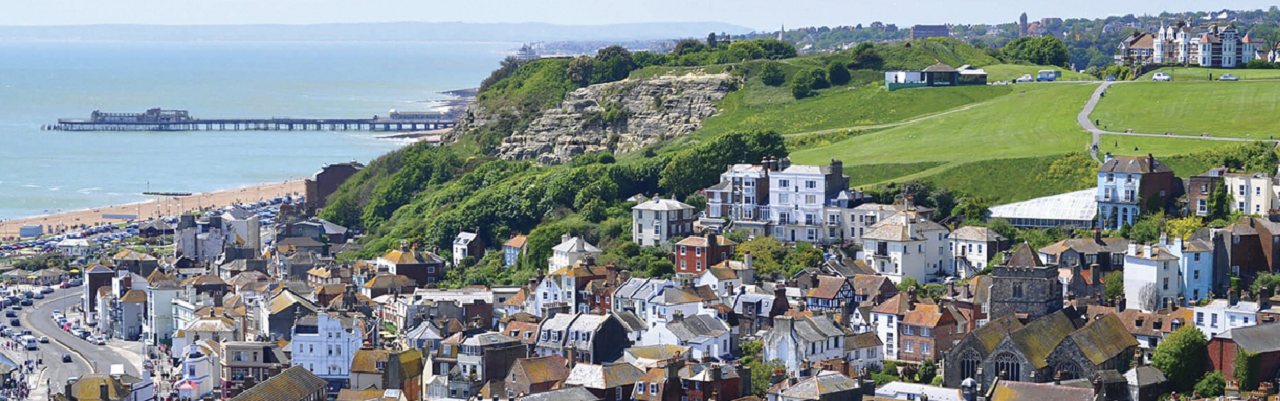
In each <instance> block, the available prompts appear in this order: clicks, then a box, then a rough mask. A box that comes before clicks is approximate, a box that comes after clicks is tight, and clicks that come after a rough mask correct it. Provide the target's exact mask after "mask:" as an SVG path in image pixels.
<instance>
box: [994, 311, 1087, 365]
mask: <svg viewBox="0 0 1280 401" xmlns="http://www.w3.org/2000/svg"><path fill="white" fill-rule="evenodd" d="M1075 331H1076V326H1075V323H1074V322H1072V321H1071V319H1070V318H1067V316H1066V315H1065V314H1063V313H1062V312H1055V313H1052V314H1049V315H1046V316H1043V317H1041V318H1039V319H1036V320H1034V321H1032V322H1030V323H1027V325H1026V326H1023V327H1022V329H1020V330H1018V331H1015V332H1012V333H1010V334H1009V338H1010V339H1011V340H1012V341H1013V344H1014V346H1016V347H1018V349H1019V350H1020V351H1022V355H1023V356H1024V357H1026V358H1027V360H1028V361H1030V362H1031V364H1032V365H1033V366H1035V368H1036V369H1040V368H1043V367H1045V366H1048V362H1047V361H1046V360H1045V358H1048V357H1049V354H1051V353H1053V350H1054V348H1056V347H1057V346H1058V344H1059V343H1061V342H1062V340H1063V339H1065V338H1067V336H1070V335H1071V333H1073V332H1075Z"/></svg>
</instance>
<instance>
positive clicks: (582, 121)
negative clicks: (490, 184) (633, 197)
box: [498, 73, 738, 164]
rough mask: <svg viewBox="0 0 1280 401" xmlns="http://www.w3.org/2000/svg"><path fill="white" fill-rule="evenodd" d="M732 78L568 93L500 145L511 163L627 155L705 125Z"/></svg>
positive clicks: (661, 80)
mask: <svg viewBox="0 0 1280 401" xmlns="http://www.w3.org/2000/svg"><path fill="white" fill-rule="evenodd" d="M737 86H738V82H737V79H736V78H733V77H731V76H730V75H729V74H724V73H722V74H702V73H691V74H686V75H681V76H662V77H658V78H652V79H644V80H631V79H627V80H623V81H619V82H612V83H606V84H598V85H591V86H588V87H585V88H580V89H578V90H575V91H573V92H570V93H568V94H567V95H565V100H564V102H562V103H561V104H560V106H559V107H557V108H555V109H551V110H547V111H546V112H544V113H543V115H542V116H540V117H538V118H537V119H535V120H533V122H532V123H530V124H529V126H528V128H526V129H524V130H522V131H519V132H515V133H512V135H511V136H510V137H507V138H506V139H504V140H503V141H502V145H500V146H499V147H498V156H499V157H501V158H503V159H506V160H530V159H532V160H537V161H538V162H541V163H545V164H559V163H564V162H567V161H568V160H569V159H571V158H573V156H577V155H580V154H583V153H599V152H605V151H611V152H614V153H625V152H630V151H634V150H637V149H640V148H643V147H645V146H648V145H652V144H654V143H657V142H659V141H663V140H667V139H671V138H674V137H677V136H681V135H685V134H688V133H690V132H693V131H695V130H697V129H699V128H701V127H702V120H704V119H706V118H707V117H711V116H712V115H714V114H716V112H717V111H718V108H717V106H716V104H715V103H714V102H718V101H720V100H721V99H724V96H725V95H727V94H729V92H731V91H733V90H734V89H736V88H737Z"/></svg>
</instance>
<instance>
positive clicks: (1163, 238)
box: [1160, 231, 1169, 246]
mask: <svg viewBox="0 0 1280 401" xmlns="http://www.w3.org/2000/svg"><path fill="white" fill-rule="evenodd" d="M1160 245H1164V246H1169V233H1167V232H1164V231H1161V232H1160Z"/></svg>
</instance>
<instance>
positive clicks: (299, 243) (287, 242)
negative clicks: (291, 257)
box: [276, 237, 324, 249]
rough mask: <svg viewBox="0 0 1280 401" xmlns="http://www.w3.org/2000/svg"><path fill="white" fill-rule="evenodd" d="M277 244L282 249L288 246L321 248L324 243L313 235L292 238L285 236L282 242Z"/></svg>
mask: <svg viewBox="0 0 1280 401" xmlns="http://www.w3.org/2000/svg"><path fill="white" fill-rule="evenodd" d="M276 246H277V247H278V248H281V249H284V248H286V247H294V248H319V247H323V246H324V244H322V243H320V241H316V240H315V239H313V238H311V237H290V238H285V239H282V240H280V243H278V244H276Z"/></svg>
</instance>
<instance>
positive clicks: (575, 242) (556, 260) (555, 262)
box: [547, 234, 601, 272]
mask: <svg viewBox="0 0 1280 401" xmlns="http://www.w3.org/2000/svg"><path fill="white" fill-rule="evenodd" d="M560 240H561V242H560V245H556V246H554V247H552V248H551V258H550V259H548V260H547V266H548V268H547V271H548V272H553V271H556V270H560V269H561V268H564V267H569V266H573V265H574V264H575V263H578V262H579V261H582V260H586V259H587V257H588V256H592V257H595V258H597V259H598V258H599V257H600V254H601V251H600V248H596V246H595V245H591V243H589V242H587V240H585V239H582V237H572V238H570V237H569V234H564V235H563V236H561V237H560Z"/></svg>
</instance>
